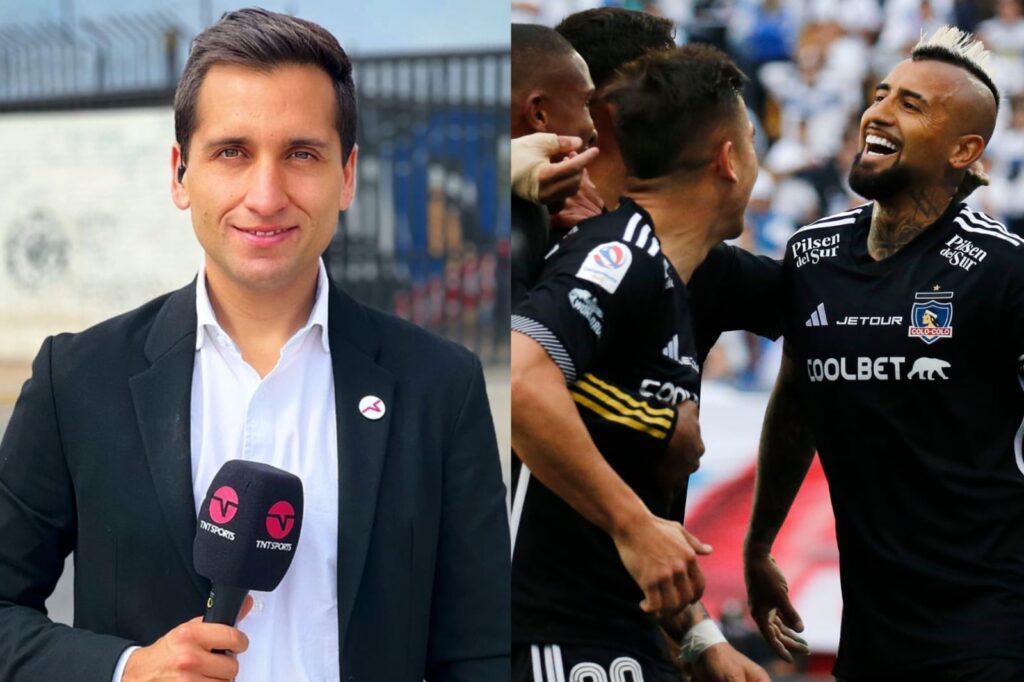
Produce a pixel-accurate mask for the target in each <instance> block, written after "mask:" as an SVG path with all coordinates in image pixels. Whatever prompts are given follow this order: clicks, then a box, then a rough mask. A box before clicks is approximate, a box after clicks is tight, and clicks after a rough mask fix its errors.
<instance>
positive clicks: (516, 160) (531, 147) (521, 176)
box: [512, 133, 599, 210]
mask: <svg viewBox="0 0 1024 682" xmlns="http://www.w3.org/2000/svg"><path fill="white" fill-rule="evenodd" d="M582 146H583V140H582V139H581V138H579V137H572V136H568V135H555V134H553V133H534V134H532V135H526V136H523V137H517V138H515V139H514V140H512V192H513V193H514V194H517V195H519V196H520V197H522V198H524V199H526V200H527V201H532V202H534V203H537V204H544V205H547V206H552V205H554V210H558V209H559V208H560V207H561V203H562V202H563V201H565V199H566V198H568V197H571V196H572V195H574V194H576V192H578V191H579V188H580V182H581V181H582V179H583V168H584V167H585V166H586V165H587V164H588V163H590V162H591V161H593V160H594V157H596V156H597V155H598V153H599V150H598V149H597V147H591V148H590V149H587V150H585V151H584V152H582V153H580V154H576V153H575V152H576V151H577V150H579V149H580V148H581V147H582ZM552 159H560V160H559V161H558V162H552Z"/></svg>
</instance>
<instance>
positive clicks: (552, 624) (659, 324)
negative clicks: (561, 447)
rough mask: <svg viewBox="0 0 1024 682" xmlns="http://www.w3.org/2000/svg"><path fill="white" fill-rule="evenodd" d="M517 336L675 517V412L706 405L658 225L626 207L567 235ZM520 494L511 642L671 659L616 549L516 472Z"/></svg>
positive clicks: (634, 481) (644, 494)
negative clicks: (665, 476) (668, 465)
mask: <svg viewBox="0 0 1024 682" xmlns="http://www.w3.org/2000/svg"><path fill="white" fill-rule="evenodd" d="M512 327H513V329H514V330H516V331H518V332H520V333H523V334H526V335H527V336H529V337H531V338H532V339H533V340H534V341H536V342H537V343H538V344H540V345H541V346H542V347H543V348H544V349H545V350H546V351H547V353H548V355H550V357H551V359H552V360H553V361H554V362H555V363H556V364H557V365H558V366H559V368H561V370H562V373H563V374H564V375H565V381H566V384H567V386H568V388H569V391H570V393H571V394H572V397H573V399H574V400H575V402H576V405H577V408H578V411H579V415H580V417H581V418H582V420H583V422H584V424H585V425H586V426H587V429H588V431H589V433H590V435H591V437H592V438H593V440H594V442H595V444H596V445H597V448H598V449H599V450H600V452H601V454H602V455H603V456H604V457H605V459H606V460H607V461H608V462H609V464H610V465H611V466H612V467H613V468H614V469H615V471H616V472H617V473H618V474H619V475H620V476H621V477H622V479H623V480H624V481H625V482H626V483H627V484H628V485H629V486H630V487H631V488H632V489H633V490H634V491H636V493H637V494H638V495H639V496H640V498H641V499H642V500H644V502H645V503H646V504H647V506H648V508H649V509H651V511H652V512H653V513H655V514H658V515H660V516H662V517H667V516H668V514H669V511H670V504H671V499H670V495H669V494H668V493H667V491H664V490H662V487H661V486H659V481H658V480H657V476H656V474H655V471H656V468H657V464H658V461H659V459H660V458H661V457H663V456H664V454H665V450H666V446H667V444H668V440H669V438H670V437H671V435H672V433H673V431H674V427H675V417H676V412H675V406H676V405H678V404H679V403H681V402H683V401H685V400H694V401H697V400H698V392H699V388H700V374H699V368H698V363H697V359H696V350H695V345H694V339H693V333H692V331H691V320H690V318H689V308H688V294H687V290H686V286H685V285H684V284H683V282H682V281H681V280H680V279H679V276H678V274H677V273H676V271H675V269H674V268H673V267H672V265H671V264H670V263H669V261H668V260H667V259H666V258H665V256H664V255H663V254H662V252H661V246H660V243H659V242H658V239H657V237H656V236H655V233H654V225H653V223H652V221H651V219H650V216H648V215H647V213H646V212H645V211H644V210H643V209H642V208H640V207H639V206H638V205H637V204H635V203H634V202H632V201H630V200H628V199H624V200H623V201H622V203H621V204H620V206H619V208H618V209H617V210H615V211H613V212H610V213H606V214H603V215H600V216H597V217H595V218H592V219H590V220H587V221H584V222H583V223H581V224H580V225H579V226H577V227H576V228H574V229H573V230H572V231H570V233H569V234H568V235H566V237H565V238H564V239H562V240H561V241H560V242H559V243H558V244H557V245H555V246H554V247H553V248H552V250H551V251H550V252H549V253H548V255H547V257H546V261H545V266H544V269H543V271H542V274H541V277H540V280H539V281H538V283H537V284H536V286H535V287H534V288H533V289H532V290H531V291H530V293H529V295H528V297H527V298H526V300H525V301H524V302H523V303H521V304H520V305H519V306H518V307H517V308H516V309H515V311H514V314H513V319H512ZM551 437H552V438H558V434H557V433H552V434H551ZM512 480H513V486H514V487H513V493H512V526H513V543H514V545H513V547H514V549H513V576H512V595H513V597H512V612H513V615H512V627H513V640H514V641H516V642H519V643H522V644H538V643H544V642H551V643H576V644H590V645H607V646H614V647H618V648H620V649H623V650H626V651H634V652H636V653H638V654H641V655H648V656H652V657H659V656H661V655H662V652H663V644H662V642H661V639H660V635H659V633H658V631H657V629H656V626H655V624H654V621H653V619H652V618H651V617H650V616H648V615H646V614H644V613H643V612H642V611H641V610H640V607H639V603H640V601H641V599H643V593H642V591H641V590H640V588H639V587H638V586H637V585H636V583H635V582H634V581H633V579H632V578H631V577H630V575H629V573H628V572H627V571H626V569H625V567H624V566H623V565H622V562H621V560H620V559H619V555H618V552H617V551H616V549H615V546H614V543H613V542H612V539H611V538H610V537H609V536H608V535H607V534H606V533H604V532H603V531H601V530H600V529H598V528H597V527H596V526H594V525H592V524H590V523H589V522H588V521H586V520H585V519H584V518H583V517H582V516H580V515H579V514H578V513H576V511H575V510H573V509H572V508H571V507H570V506H569V505H568V504H566V503H565V502H563V501H562V500H561V498H559V497H558V496H557V495H555V494H554V493H552V492H551V491H550V490H548V489H547V488H546V487H545V486H544V485H542V484H541V483H540V482H539V481H537V480H536V479H534V478H532V477H531V476H530V474H529V471H528V470H527V469H526V468H525V467H523V466H522V465H521V463H520V462H519V461H518V459H517V458H514V463H513V479H512Z"/></svg>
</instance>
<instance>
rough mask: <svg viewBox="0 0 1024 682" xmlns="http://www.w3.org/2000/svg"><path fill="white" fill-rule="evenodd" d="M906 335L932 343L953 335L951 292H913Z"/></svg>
mask: <svg viewBox="0 0 1024 682" xmlns="http://www.w3.org/2000/svg"><path fill="white" fill-rule="evenodd" d="M914 298H915V299H916V300H915V302H914V306H913V307H912V308H911V309H910V329H909V330H908V332H907V335H908V336H913V337H916V338H919V339H921V340H922V341H924V342H925V343H927V344H933V343H935V342H936V341H938V340H939V339H946V338H949V337H951V336H953V303H952V300H953V292H952V291H928V292H922V293H917V294H914Z"/></svg>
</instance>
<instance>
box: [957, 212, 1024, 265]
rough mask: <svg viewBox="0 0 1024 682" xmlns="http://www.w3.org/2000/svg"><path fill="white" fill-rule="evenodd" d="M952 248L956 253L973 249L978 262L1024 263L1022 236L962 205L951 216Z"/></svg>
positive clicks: (993, 219) (1023, 241)
mask: <svg viewBox="0 0 1024 682" xmlns="http://www.w3.org/2000/svg"><path fill="white" fill-rule="evenodd" d="M952 221H953V236H952V237H951V238H950V240H949V241H950V242H954V243H952V244H947V246H953V247H956V248H957V250H958V251H961V252H967V251H970V250H971V249H974V250H975V251H974V253H975V255H978V256H980V257H981V258H986V257H990V256H989V254H991V255H992V256H994V257H995V258H1000V259H1002V258H1005V259H1009V260H1011V261H1013V262H1016V263H1024V235H1021V234H1019V233H1017V232H1015V231H1013V230H1010V229H1009V228H1007V227H1006V225H1004V224H1003V223H1001V222H999V221H998V220H996V219H995V218H993V217H992V216H990V215H988V214H986V213H984V212H983V211H978V210H975V209H973V208H971V207H970V206H969V205H967V204H961V205H960V208H959V210H958V211H957V212H956V213H955V214H954V215H953V218H952Z"/></svg>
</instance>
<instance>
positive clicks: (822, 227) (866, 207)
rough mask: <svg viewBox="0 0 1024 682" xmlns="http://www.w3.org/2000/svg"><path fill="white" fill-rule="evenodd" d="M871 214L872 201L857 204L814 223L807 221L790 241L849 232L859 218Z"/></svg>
mask: <svg viewBox="0 0 1024 682" xmlns="http://www.w3.org/2000/svg"><path fill="white" fill-rule="evenodd" d="M870 216H871V202H868V203H864V204H861V205H860V206H855V207H854V208H851V209H849V210H846V211H841V212H839V213H833V214H832V215H828V216H825V217H824V218H819V219H818V220H815V221H814V222H813V223H807V224H806V225H803V226H802V227H800V228H798V229H797V230H796V231H795V232H794V233H793V234H792V235H790V237H789V243H790V244H793V243H795V242H799V241H802V240H804V239H808V238H810V239H814V238H816V237H818V236H821V235H830V234H835V233H837V232H847V231H849V230H850V229H851V227H852V226H853V225H855V224H856V223H857V221H858V220H863V219H865V218H869V217H870Z"/></svg>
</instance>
